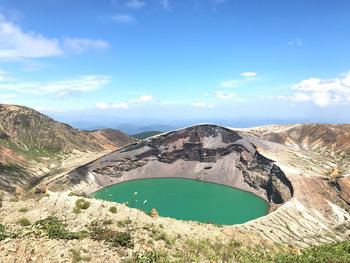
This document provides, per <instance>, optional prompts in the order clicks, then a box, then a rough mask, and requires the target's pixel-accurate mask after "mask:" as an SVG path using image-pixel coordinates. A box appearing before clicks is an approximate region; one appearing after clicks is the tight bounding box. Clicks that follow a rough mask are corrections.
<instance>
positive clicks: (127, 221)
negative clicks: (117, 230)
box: [117, 219, 132, 227]
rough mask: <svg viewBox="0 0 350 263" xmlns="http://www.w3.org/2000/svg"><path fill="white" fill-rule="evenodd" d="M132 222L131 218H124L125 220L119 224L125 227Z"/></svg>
mask: <svg viewBox="0 0 350 263" xmlns="http://www.w3.org/2000/svg"><path fill="white" fill-rule="evenodd" d="M131 223H132V221H131V220H130V219H124V220H120V221H118V223H117V225H118V226H119V227H125V226H127V225H130V224H131Z"/></svg>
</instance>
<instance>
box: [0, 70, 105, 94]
mask: <svg viewBox="0 0 350 263" xmlns="http://www.w3.org/2000/svg"><path fill="white" fill-rule="evenodd" d="M109 79H110V77H109V76H104V75H86V76H82V77H80V78H78V79H72V80H63V81H54V82H18V81H14V82H10V83H6V84H0V89H6V90H12V91H17V92H20V93H31V94H37V95H39V94H56V97H58V98H60V97H65V96H69V95H71V94H74V93H78V92H85V91H90V90H94V89H98V88H100V87H102V86H103V85H105V84H107V82H108V80H109Z"/></svg>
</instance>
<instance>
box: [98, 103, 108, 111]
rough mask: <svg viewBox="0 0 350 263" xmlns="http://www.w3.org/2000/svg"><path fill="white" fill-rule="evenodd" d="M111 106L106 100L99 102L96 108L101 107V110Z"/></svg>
mask: <svg viewBox="0 0 350 263" xmlns="http://www.w3.org/2000/svg"><path fill="white" fill-rule="evenodd" d="M109 107H110V106H109V105H108V103H106V102H99V103H97V104H96V108H98V109H101V110H105V109H108V108H109Z"/></svg>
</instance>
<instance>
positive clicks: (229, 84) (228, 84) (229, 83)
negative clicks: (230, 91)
mask: <svg viewBox="0 0 350 263" xmlns="http://www.w3.org/2000/svg"><path fill="white" fill-rule="evenodd" d="M243 84H244V81H243V80H236V79H233V80H226V81H222V82H221V87H223V88H238V87H240V86H242V85H243Z"/></svg>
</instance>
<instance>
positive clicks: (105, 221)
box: [102, 219, 113, 225]
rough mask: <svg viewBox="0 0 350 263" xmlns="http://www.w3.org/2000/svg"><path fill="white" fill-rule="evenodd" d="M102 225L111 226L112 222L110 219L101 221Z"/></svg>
mask: <svg viewBox="0 0 350 263" xmlns="http://www.w3.org/2000/svg"><path fill="white" fill-rule="evenodd" d="M102 224H103V225H112V224H113V220H112V219H106V220H103V222H102Z"/></svg>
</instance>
